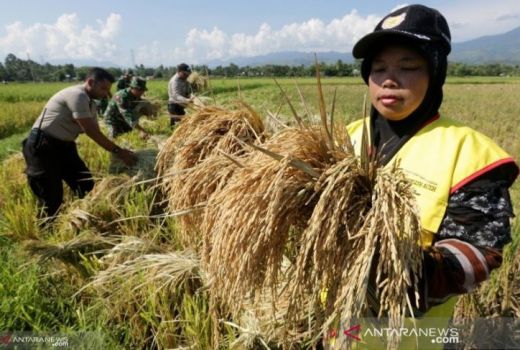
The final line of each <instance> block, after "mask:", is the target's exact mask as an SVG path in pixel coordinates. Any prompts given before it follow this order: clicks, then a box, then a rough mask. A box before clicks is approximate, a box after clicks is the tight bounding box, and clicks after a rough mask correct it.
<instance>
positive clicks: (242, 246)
mask: <svg viewBox="0 0 520 350" xmlns="http://www.w3.org/2000/svg"><path fill="white" fill-rule="evenodd" d="M262 149H265V150H269V151H267V152H268V153H270V154H271V156H270V155H267V154H265V153H264V152H255V153H253V154H251V155H250V156H249V157H247V158H246V159H243V167H242V168H238V169H236V170H235V173H234V174H233V176H232V178H231V179H230V180H229V181H228V184H227V186H225V187H222V188H221V189H220V190H219V191H216V192H215V193H214V195H213V196H212V197H211V198H210V201H209V203H208V208H207V210H206V214H205V218H204V224H203V232H204V244H205V247H204V257H203V261H204V263H205V266H206V267H207V272H208V274H209V276H211V280H212V290H213V291H214V292H215V295H217V296H218V297H220V298H222V300H223V301H224V304H225V305H228V306H230V308H231V309H237V310H238V309H239V308H240V303H241V302H242V301H243V300H245V299H246V298H247V297H248V296H249V293H250V292H251V291H254V290H255V289H260V288H262V287H265V286H269V285H272V286H276V285H277V284H278V283H277V282H278V281H277V277H278V274H279V272H280V267H281V265H280V264H281V262H282V258H283V256H284V254H285V253H287V251H286V248H287V247H286V245H287V243H288V241H289V240H290V236H291V235H292V236H293V240H294V239H295V238H294V237H298V235H299V232H301V231H302V230H303V228H304V227H305V226H306V222H307V220H308V218H309V217H310V216H311V213H312V210H313V206H314V202H315V199H314V196H313V195H314V191H313V181H314V180H313V178H314V176H317V175H318V174H319V172H318V171H317V170H316V169H322V168H324V167H325V165H326V163H327V162H328V161H330V153H329V148H328V147H327V145H326V144H325V143H324V142H323V139H322V137H321V133H320V129H319V128H308V129H303V130H300V129H287V130H286V131H283V132H281V133H280V134H278V135H275V136H273V138H272V139H270V140H268V141H267V142H266V143H265V144H263V145H262ZM272 155H279V157H281V158H279V159H280V160H276V159H274V158H273V157H272ZM298 166H299V167H302V168H303V169H304V170H301V169H299V168H298ZM289 258H291V257H289ZM292 258H294V256H293V257H292Z"/></svg>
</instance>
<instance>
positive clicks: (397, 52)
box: [368, 45, 429, 121]
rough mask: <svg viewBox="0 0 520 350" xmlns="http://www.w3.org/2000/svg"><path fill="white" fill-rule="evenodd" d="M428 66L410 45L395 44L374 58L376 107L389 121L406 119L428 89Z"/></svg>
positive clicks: (371, 78) (372, 88)
mask: <svg viewBox="0 0 520 350" xmlns="http://www.w3.org/2000/svg"><path fill="white" fill-rule="evenodd" d="M428 82H429V75H428V63H427V61H426V59H425V58H423V57H422V56H421V55H420V54H419V53H418V52H416V51H415V50H413V49H410V48H408V47H406V46H397V45H392V46H388V47H386V48H384V49H383V50H381V51H380V52H379V53H378V54H377V55H375V56H374V59H373V61H372V68H371V70H370V76H369V80H368V87H369V90H370V98H371V100H372V104H373V105H374V107H375V108H376V109H377V110H378V111H379V113H380V114H381V115H382V116H383V117H385V118H386V119H389V120H394V121H397V120H403V119H405V118H406V117H408V116H409V115H410V114H411V113H412V112H413V111H415V110H416V109H417V107H419V105H420V104H421V102H422V101H423V99H424V96H425V95H426V91H427V90H428Z"/></svg>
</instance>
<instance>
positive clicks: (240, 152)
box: [157, 105, 264, 249]
mask: <svg viewBox="0 0 520 350" xmlns="http://www.w3.org/2000/svg"><path fill="white" fill-rule="evenodd" d="M263 131H264V126H263V123H262V120H261V118H260V116H259V115H258V114H257V113H255V112H254V111H253V110H252V109H250V108H249V107H247V106H245V105H242V106H241V107H240V108H239V109H237V110H232V111H230V110H224V109H221V108H217V107H208V108H206V109H203V110H202V111H200V112H198V113H196V114H194V115H192V116H189V117H187V119H186V120H183V121H182V123H181V124H180V126H179V128H178V129H177V130H176V131H175V133H174V134H173V135H172V136H171V137H170V139H169V140H168V142H167V146H165V147H164V148H163V150H162V151H161V153H160V154H159V158H158V163H157V168H158V169H159V173H160V175H161V174H162V175H163V177H162V179H161V187H162V191H163V193H164V194H165V195H166V197H167V201H168V210H169V211H170V212H176V211H179V210H184V209H188V208H192V207H195V206H197V205H199V204H201V203H205V202H206V201H207V200H208V198H209V196H210V195H211V193H213V191H215V190H216V189H217V188H219V187H221V186H223V185H224V184H225V182H226V180H227V179H228V178H229V177H230V175H231V174H232V173H233V171H234V169H235V168H236V166H237V165H236V162H233V161H231V160H230V159H229V158H227V157H226V156H225V155H229V156H231V157H235V158H237V159H238V158H240V157H243V156H244V155H245V154H246V153H247V152H249V149H245V148H244V145H243V142H257V141H258V140H259V139H261V137H262V136H261V135H262V133H263ZM173 147H174V148H175V149H173ZM223 154H225V155H223ZM168 157H169V158H168ZM199 221H200V218H199V216H198V212H197V213H194V214H189V215H186V216H185V217H182V218H181V219H180V224H181V227H180V234H179V236H180V238H181V241H182V243H184V244H187V245H189V246H190V247H192V248H194V249H197V247H198V245H199V243H200V239H199V237H200V236H199V235H198V231H200V230H199V228H198V227H199V226H200V225H199Z"/></svg>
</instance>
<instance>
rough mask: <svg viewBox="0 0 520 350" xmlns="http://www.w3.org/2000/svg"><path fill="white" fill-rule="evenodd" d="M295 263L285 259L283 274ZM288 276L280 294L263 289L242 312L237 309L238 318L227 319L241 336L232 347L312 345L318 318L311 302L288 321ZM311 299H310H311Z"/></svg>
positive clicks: (269, 289) (295, 346)
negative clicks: (314, 313) (295, 317)
mask: <svg viewBox="0 0 520 350" xmlns="http://www.w3.org/2000/svg"><path fill="white" fill-rule="evenodd" d="M290 266H291V263H290V262H289V261H288V260H287V259H284V262H283V263H282V270H283V273H285V272H287V271H288V269H289V268H290ZM287 277H288V275H284V276H283V277H282V278H280V282H279V288H278V289H279V290H281V293H280V294H276V295H275V294H273V293H272V289H271V288H263V289H262V290H261V291H259V292H258V293H257V294H256V296H255V297H252V298H250V299H247V300H246V301H245V302H244V305H243V309H242V310H241V312H235V313H236V314H237V315H238V317H237V318H236V319H235V320H233V321H225V322H224V323H225V324H226V325H229V326H231V327H233V328H234V329H236V330H237V331H238V334H239V336H238V337H237V338H236V339H235V340H234V342H233V343H231V344H230V346H231V347H232V348H245V349H252V348H255V349H256V348H260V347H262V348H265V349H272V348H280V347H283V348H286V349H292V348H301V347H302V346H303V347H304V348H310V347H311V346H312V344H311V342H312V335H313V334H312V330H313V329H314V328H315V325H314V323H315V319H314V315H313V314H312V313H309V312H308V310H311V309H312V307H311V305H308V304H304V305H301V307H300V313H299V314H298V315H297V318H298V319H297V322H293V323H291V324H288V323H287V322H286V320H287V313H288V311H289V306H290V295H289V293H288V290H287V289H283V287H284V286H286V285H287V283H288V281H287ZM311 300H312V298H307V299H306V302H311Z"/></svg>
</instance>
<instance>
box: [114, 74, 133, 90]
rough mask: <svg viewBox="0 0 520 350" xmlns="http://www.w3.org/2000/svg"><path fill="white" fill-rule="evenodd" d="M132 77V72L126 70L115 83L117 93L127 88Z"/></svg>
mask: <svg viewBox="0 0 520 350" xmlns="http://www.w3.org/2000/svg"><path fill="white" fill-rule="evenodd" d="M133 77H134V72H133V71H132V70H131V69H127V70H126V71H125V72H124V74H123V75H122V76H121V78H119V80H118V81H117V83H116V87H117V91H119V90H124V89H126V88H127V87H129V86H130V83H131V82H132V78H133Z"/></svg>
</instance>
